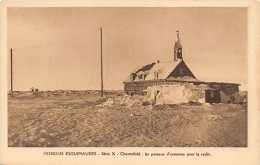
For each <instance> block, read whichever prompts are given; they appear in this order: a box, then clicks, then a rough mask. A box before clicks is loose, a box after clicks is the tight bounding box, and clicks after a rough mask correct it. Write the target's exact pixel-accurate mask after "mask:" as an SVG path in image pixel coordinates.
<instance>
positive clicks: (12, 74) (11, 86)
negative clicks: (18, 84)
mask: <svg viewBox="0 0 260 165" xmlns="http://www.w3.org/2000/svg"><path fill="white" fill-rule="evenodd" d="M11 92H13V51H12V48H11Z"/></svg>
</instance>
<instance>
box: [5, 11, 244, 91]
mask: <svg viewBox="0 0 260 165" xmlns="http://www.w3.org/2000/svg"><path fill="white" fill-rule="evenodd" d="M7 18H8V27H7V28H8V33H7V35H8V52H10V48H13V63H14V90H29V88H30V87H35V88H39V89H40V90H58V89H63V90H69V89H71V90H73V89H74V90H89V89H100V27H102V28H103V61H104V89H105V90H111V89H123V80H124V79H125V78H126V77H127V76H128V75H129V73H130V72H131V71H132V70H133V69H134V68H135V67H136V66H138V65H145V64H149V63H152V62H156V61H157V60H158V59H159V60H160V61H162V62H163V61H170V60H173V47H174V42H175V40H176V39H177V37H176V30H179V31H180V40H181V43H182V47H183V59H184V61H185V63H186V64H187V65H188V67H189V68H190V69H191V71H192V72H193V74H194V75H195V76H196V77H197V78H198V79H199V80H202V81H217V82H235V83H241V84H242V89H244V88H245V87H246V86H247V9H246V8H172V7H168V8H54V7H52V8H8V17H7ZM8 59H10V54H8ZM9 66H10V61H9ZM9 68H10V67H9ZM9 77H10V69H9ZM8 80H9V84H10V78H9V79H8ZM9 89H10V85H9Z"/></svg>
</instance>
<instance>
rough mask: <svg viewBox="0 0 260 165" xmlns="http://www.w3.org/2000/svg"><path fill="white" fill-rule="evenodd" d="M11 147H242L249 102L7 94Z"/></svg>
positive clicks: (118, 93) (96, 94) (88, 93)
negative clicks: (154, 102)
mask: <svg viewBox="0 0 260 165" xmlns="http://www.w3.org/2000/svg"><path fill="white" fill-rule="evenodd" d="M8 99H9V100H8V145H9V147H137V146H139V147H164V146H172V147H197V146H198V147H246V146H247V105H245V104H244V105H240V104H214V105H206V104H195V103H189V104H181V105H149V104H147V103H146V102H145V101H144V98H143V97H139V96H134V97H130V96H125V95H124V94H123V93H122V91H110V92H107V93H106V97H105V98H104V99H100V94H99V92H98V91H49V92H48V91H46V92H35V93H31V92H14V93H10V94H9V95H8Z"/></svg>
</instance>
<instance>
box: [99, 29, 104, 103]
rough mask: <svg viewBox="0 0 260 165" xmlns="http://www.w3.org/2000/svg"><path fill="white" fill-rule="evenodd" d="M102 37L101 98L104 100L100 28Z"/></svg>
mask: <svg viewBox="0 0 260 165" xmlns="http://www.w3.org/2000/svg"><path fill="white" fill-rule="evenodd" d="M100 37H101V97H102V98H103V61H102V60H103V59H102V58H103V57H102V27H101V28H100Z"/></svg>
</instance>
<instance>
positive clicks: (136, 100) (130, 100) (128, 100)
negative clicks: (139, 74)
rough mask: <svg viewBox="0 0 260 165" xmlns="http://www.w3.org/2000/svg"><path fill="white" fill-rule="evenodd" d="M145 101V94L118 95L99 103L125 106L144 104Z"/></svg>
mask: <svg viewBox="0 0 260 165" xmlns="http://www.w3.org/2000/svg"><path fill="white" fill-rule="evenodd" d="M143 101H144V97H143V96H129V95H123V96H117V97H114V98H108V99H107V101H105V102H104V103H102V104H100V105H98V106H115V105H123V106H130V107H131V106H134V105H142V103H143Z"/></svg>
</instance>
